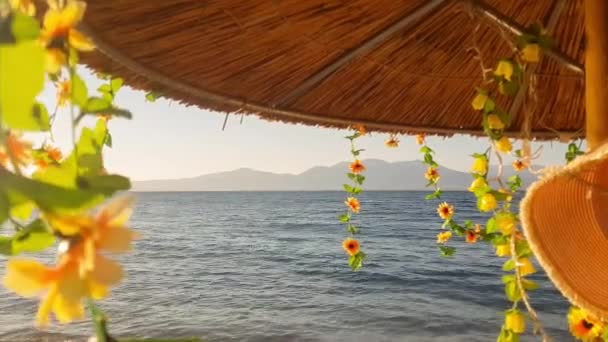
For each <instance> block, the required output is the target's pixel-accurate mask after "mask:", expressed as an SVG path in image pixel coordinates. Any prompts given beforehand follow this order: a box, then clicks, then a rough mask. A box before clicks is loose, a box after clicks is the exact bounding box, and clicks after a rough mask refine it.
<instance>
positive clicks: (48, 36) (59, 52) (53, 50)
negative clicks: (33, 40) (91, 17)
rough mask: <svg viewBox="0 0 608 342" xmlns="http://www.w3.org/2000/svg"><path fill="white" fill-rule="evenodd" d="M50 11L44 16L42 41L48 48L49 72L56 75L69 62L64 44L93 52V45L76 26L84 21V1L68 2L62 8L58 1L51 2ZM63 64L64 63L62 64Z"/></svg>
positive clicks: (50, 0)
mask: <svg viewBox="0 0 608 342" xmlns="http://www.w3.org/2000/svg"><path fill="white" fill-rule="evenodd" d="M49 7H50V8H49V10H48V11H47V12H46V14H45V15H44V21H43V28H42V32H41V34H40V36H41V40H42V42H43V43H44V45H46V46H47V48H48V49H47V71H48V72H50V73H56V72H57V71H59V69H60V67H61V65H63V64H65V61H66V60H67V57H66V54H65V48H64V43H65V42H66V41H67V42H68V43H69V45H70V46H71V47H73V48H75V49H76V50H80V51H92V50H93V49H95V46H94V45H93V43H92V42H91V41H90V40H89V39H88V38H87V37H85V36H84V35H83V34H82V33H80V31H78V30H76V29H75V27H76V25H77V24H78V23H79V22H80V21H81V20H82V17H83V16H84V12H85V9H86V3H85V2H83V1H68V3H67V4H66V5H65V6H64V7H62V6H60V5H59V4H58V3H57V1H52V0H49ZM61 62H63V63H61Z"/></svg>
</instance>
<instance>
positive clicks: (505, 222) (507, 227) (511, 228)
mask: <svg viewBox="0 0 608 342" xmlns="http://www.w3.org/2000/svg"><path fill="white" fill-rule="evenodd" d="M516 225H517V220H516V219H515V217H514V216H513V214H511V213H500V214H498V215H496V226H498V229H499V230H500V232H501V233H502V234H503V235H511V234H513V232H515V226H516Z"/></svg>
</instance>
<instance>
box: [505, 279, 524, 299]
mask: <svg viewBox="0 0 608 342" xmlns="http://www.w3.org/2000/svg"><path fill="white" fill-rule="evenodd" d="M505 295H506V296H507V299H508V300H510V301H512V302H516V301H518V300H521V292H520V291H519V287H517V282H516V281H512V282H508V283H506V284H505Z"/></svg>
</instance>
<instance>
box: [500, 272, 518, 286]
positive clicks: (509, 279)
mask: <svg viewBox="0 0 608 342" xmlns="http://www.w3.org/2000/svg"><path fill="white" fill-rule="evenodd" d="M500 280H501V281H502V283H503V284H507V283H510V282H512V281H515V275H513V274H505V275H503V276H502V278H501V279H500Z"/></svg>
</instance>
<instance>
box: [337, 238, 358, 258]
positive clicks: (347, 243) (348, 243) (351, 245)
mask: <svg viewBox="0 0 608 342" xmlns="http://www.w3.org/2000/svg"><path fill="white" fill-rule="evenodd" d="M342 248H344V250H345V251H346V253H348V255H355V254H357V253H359V250H360V249H361V246H360V244H359V241H357V240H355V239H352V238H348V239H346V240H344V241H343V242H342Z"/></svg>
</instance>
